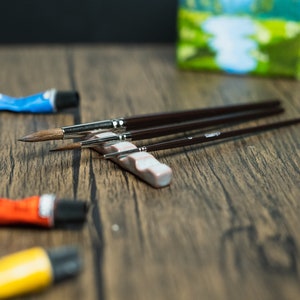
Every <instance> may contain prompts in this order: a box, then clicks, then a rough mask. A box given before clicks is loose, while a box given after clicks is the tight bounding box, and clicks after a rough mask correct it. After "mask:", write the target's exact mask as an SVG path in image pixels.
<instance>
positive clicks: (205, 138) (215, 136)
mask: <svg viewBox="0 0 300 300" xmlns="http://www.w3.org/2000/svg"><path fill="white" fill-rule="evenodd" d="M298 123H300V118H297V119H291V120H287V121H281V122H275V123H270V124H265V125H260V126H252V127H246V128H243V129H237V130H231V131H225V132H221V131H215V132H211V133H206V134H203V135H200V136H188V137H183V138H178V139H173V140H170V141H163V142H159V143H154V144H149V145H146V146H141V147H137V148H134V149H130V150H126V151H119V152H112V153H107V154H104V155H103V156H102V158H106V159H107V158H115V157H119V158H120V157H122V156H126V155H129V154H132V153H135V152H142V151H147V152H151V151H159V150H169V149H173V148H178V147H185V146H190V145H196V144H203V143H208V142H211V141H216V140H222V139H228V138H234V137H239V136H243V135H248V134H254V133H258V132H262V131H266V130H272V129H278V128H280V127H285V126H291V125H295V124H298Z"/></svg>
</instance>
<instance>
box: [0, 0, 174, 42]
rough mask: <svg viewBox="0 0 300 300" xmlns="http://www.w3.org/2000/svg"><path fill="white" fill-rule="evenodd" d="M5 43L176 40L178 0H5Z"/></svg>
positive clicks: (1, 34) (1, 21)
mask: <svg viewBox="0 0 300 300" xmlns="http://www.w3.org/2000/svg"><path fill="white" fill-rule="evenodd" d="M0 9H1V18H0V25H1V26H0V43H2V44H5V43H94V42H109V43H115V42H127V43H170V42H174V41H175V40H176V16H177V12H176V10H177V0H151V1H149V0H148V1H142V0H126V1H125V0H43V1H42V0H10V1H0Z"/></svg>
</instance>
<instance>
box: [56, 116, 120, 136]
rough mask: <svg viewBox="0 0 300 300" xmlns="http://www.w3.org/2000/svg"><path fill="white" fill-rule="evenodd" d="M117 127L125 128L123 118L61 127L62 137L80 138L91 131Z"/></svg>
mask: <svg viewBox="0 0 300 300" xmlns="http://www.w3.org/2000/svg"><path fill="white" fill-rule="evenodd" d="M119 128H125V122H124V120H123V119H114V120H103V121H97V122H91V123H83V124H76V125H71V126H64V127H61V129H62V130H63V132H64V138H81V137H83V136H86V135H87V134H90V133H91V132H92V131H97V132H100V131H102V130H103V131H107V130H110V131H112V130H114V129H119Z"/></svg>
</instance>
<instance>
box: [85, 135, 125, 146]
mask: <svg viewBox="0 0 300 300" xmlns="http://www.w3.org/2000/svg"><path fill="white" fill-rule="evenodd" d="M118 140H119V136H118V135H112V136H107V137H102V138H97V139H91V140H86V141H82V142H81V147H83V148H84V147H90V146H96V145H101V144H103V143H106V142H110V141H118Z"/></svg>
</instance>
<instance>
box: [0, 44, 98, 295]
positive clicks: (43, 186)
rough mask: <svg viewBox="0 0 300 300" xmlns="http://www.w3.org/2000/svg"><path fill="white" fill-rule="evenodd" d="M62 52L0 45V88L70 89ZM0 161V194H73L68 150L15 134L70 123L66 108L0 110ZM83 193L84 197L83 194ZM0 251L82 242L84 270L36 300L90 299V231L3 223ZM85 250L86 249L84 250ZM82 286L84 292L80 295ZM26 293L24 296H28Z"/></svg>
mask: <svg viewBox="0 0 300 300" xmlns="http://www.w3.org/2000/svg"><path fill="white" fill-rule="evenodd" d="M67 56H68V52H67V51H66V49H65V48H62V47H32V48H31V47H21V48H18V47H2V48H0V64H1V70H0V81H1V89H2V90H1V92H2V93H4V94H7V95H11V96H16V97H20V96H23V95H24V96H25V95H30V94H34V93H37V92H40V91H43V90H47V89H49V88H56V89H58V90H66V89H71V88H72V82H71V79H72V78H71V76H70V70H69V65H68V59H67ZM0 114H1V118H0V127H1V134H0V139H1V143H0V151H1V158H0V165H1V171H0V174H1V183H0V192H1V197H10V198H13V199H19V198H22V197H27V196H31V195H38V194H42V193H55V194H57V195H58V196H59V197H62V198H69V199H73V198H76V195H75V190H76V189H75V187H74V182H76V181H74V180H73V179H75V177H76V174H75V172H76V169H78V168H76V166H75V165H78V162H76V161H75V159H74V157H73V155H72V153H61V155H60V156H59V157H58V156H56V155H52V154H51V153H49V152H48V150H49V148H50V147H53V146H54V143H53V142H46V143H36V144H24V143H21V142H18V141H17V138H19V137H21V136H23V135H25V134H27V133H29V132H33V131H36V130H40V129H46V128H53V127H57V126H60V125H62V124H73V123H74V116H73V113H72V110H69V111H67V112H66V113H60V114H55V115H31V114H14V113H9V112H1V113H0ZM85 196H86V197H85V198H82V199H86V200H89V197H88V195H85ZM0 240H1V243H0V256H3V255H7V254H10V253H13V252H16V251H20V250H22V249H27V248H30V247H33V246H41V247H45V248H53V247H56V246H61V245H68V244H75V245H81V246H82V250H83V251H82V252H83V254H84V261H85V270H84V272H83V273H82V274H81V275H80V276H79V277H78V278H76V279H74V280H71V281H68V282H65V283H63V284H61V285H59V287H55V288H53V289H49V290H47V291H45V292H44V293H41V294H38V295H37V296H36V297H35V298H36V299H53V298H55V297H56V298H57V299H63V298H67V299H83V298H84V299H95V296H94V292H93V287H94V285H93V284H92V283H90V282H93V274H91V273H90V272H89V268H90V267H91V266H92V264H93V263H92V260H93V258H92V257H91V255H90V253H91V251H90V250H89V249H90V248H91V240H90V234H89V231H88V228H87V227H84V228H83V229H82V230H53V231H52V230H51V231H48V230H30V229H29V228H19V229H16V228H15V229H11V228H3V229H1V230H0ZM84 249H86V251H85V250H84ZM87 288H88V291H89V294H90V296H87V297H85V294H86V291H87V290H86V289H87ZM29 298H30V297H29Z"/></svg>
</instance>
